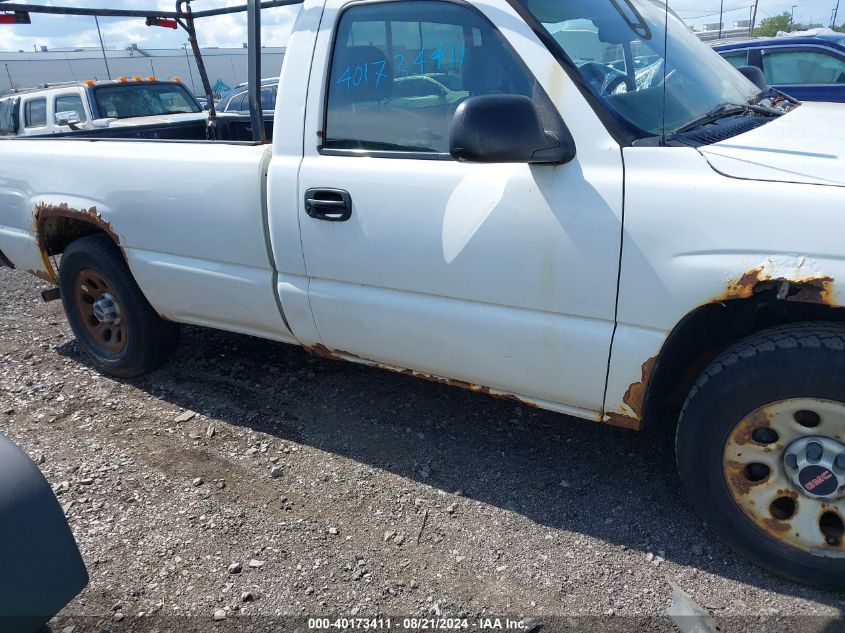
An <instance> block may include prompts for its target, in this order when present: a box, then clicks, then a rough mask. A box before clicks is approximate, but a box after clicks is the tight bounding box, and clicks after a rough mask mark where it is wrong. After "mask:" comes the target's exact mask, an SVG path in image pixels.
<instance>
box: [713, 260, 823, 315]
mask: <svg viewBox="0 0 845 633" xmlns="http://www.w3.org/2000/svg"><path fill="white" fill-rule="evenodd" d="M833 281H834V280H833V277H830V276H828V275H804V276H794V277H783V276H773V275H772V274H771V273H770V272H769V271H767V270H766V268H765V267H764V266H757V267H756V268H753V269H751V270H749V271H748V272H746V273H743V274H742V275H741V276H740V277H739V278H737V279H735V280H731V281H729V282H728V284H727V287H726V289H725V292H724V293H723V294H722V295H719V296H718V297H714V299H713V301H712V303H722V302H724V301H730V300H731V299H749V298H751V297H752V296H754V295H755V294H758V293H760V292H763V291H765V290H773V291H775V292H777V298H778V299H779V300H781V301H790V302H796V303H815V304H820V305H828V306H835V305H836V304H835V303H834V301H833Z"/></svg>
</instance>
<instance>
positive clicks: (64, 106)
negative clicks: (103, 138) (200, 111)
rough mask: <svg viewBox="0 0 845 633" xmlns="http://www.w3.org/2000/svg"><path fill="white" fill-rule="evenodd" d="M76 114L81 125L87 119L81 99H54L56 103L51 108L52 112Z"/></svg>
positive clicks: (75, 97)
mask: <svg viewBox="0 0 845 633" xmlns="http://www.w3.org/2000/svg"><path fill="white" fill-rule="evenodd" d="M71 111H72V112H76V113H77V114H78V115H79V122H80V123H82V122H84V121H86V120H87V119H88V117H87V116H86V115H85V107H84V106H83V105H82V97H80V96H79V95H63V96H61V97H56V103H55V105H54V106H53V112H71Z"/></svg>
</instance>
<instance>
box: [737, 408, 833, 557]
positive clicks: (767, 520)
mask: <svg viewBox="0 0 845 633" xmlns="http://www.w3.org/2000/svg"><path fill="white" fill-rule="evenodd" d="M723 468H724V475H725V483H726V484H727V487H728V490H729V491H730V493H731V495H732V497H733V499H734V501H735V502H736V503H737V505H738V506H739V507H740V508H741V509H742V511H743V512H744V513H745V515H746V516H747V517H748V518H749V519H751V521H752V522H753V523H754V524H755V525H757V527H758V528H760V529H761V530H763V531H764V532H765V533H766V534H768V535H769V536H771V537H773V538H775V539H777V540H778V541H781V542H783V543H784V544H787V545H789V546H791V547H794V548H797V549H800V550H803V551H805V552H810V553H812V554H815V555H819V556H825V557H836V558H845V403H842V402H834V401H830V400H820V399H815V398H795V399H790V400H781V401H779V402H775V403H772V404H769V405H766V406H764V407H760V408H759V409H757V410H755V411H753V412H751V413H750V414H749V415H747V416H746V417H745V418H743V419H742V420H741V421H740V422H739V424H737V425H736V426H735V427H734V429H733V430H732V431H731V434H730V436H729V437H728V442H727V444H726V445H725V452H724V461H723Z"/></svg>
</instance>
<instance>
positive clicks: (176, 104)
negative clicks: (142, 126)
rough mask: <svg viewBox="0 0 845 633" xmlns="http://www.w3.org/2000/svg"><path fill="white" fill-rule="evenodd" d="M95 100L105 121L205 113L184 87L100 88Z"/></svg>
mask: <svg viewBox="0 0 845 633" xmlns="http://www.w3.org/2000/svg"><path fill="white" fill-rule="evenodd" d="M93 91H94V100H95V101H96V102H97V109H98V110H99V113H100V116H101V117H114V118H118V119H128V118H131V117H143V116H155V115H160V114H180V113H185V112H202V109H201V108H200V106H199V105H198V104H197V102H196V100H195V99H194V98H193V97H191V95H190V94H189V93H188V91H187V90H186V89H185V87H184V86H182V85H181V84H177V83H172V84H170V83H158V84H155V83H124V84H110V85H106V86H96V87H95V88H93Z"/></svg>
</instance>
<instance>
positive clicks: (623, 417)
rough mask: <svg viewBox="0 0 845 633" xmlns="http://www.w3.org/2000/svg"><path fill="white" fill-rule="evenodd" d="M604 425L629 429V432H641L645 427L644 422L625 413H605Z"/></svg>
mask: <svg viewBox="0 0 845 633" xmlns="http://www.w3.org/2000/svg"><path fill="white" fill-rule="evenodd" d="M604 423H605V424H609V425H610V426H618V427H619V428H622V429H628V430H629V431H639V430H640V429H642V426H643V423H642V420H640V419H639V418H635V417H632V416H630V415H627V414H625V413H605V415H604Z"/></svg>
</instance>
